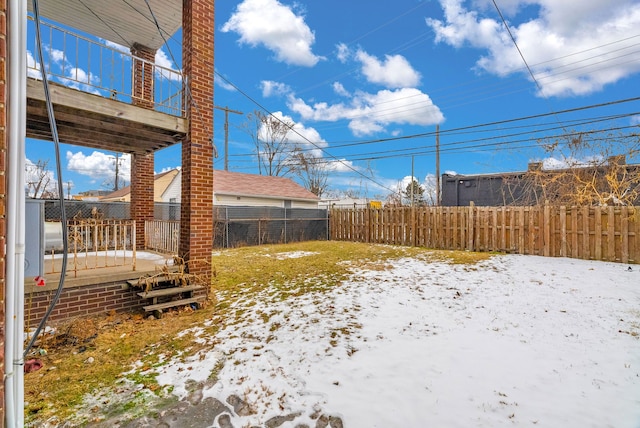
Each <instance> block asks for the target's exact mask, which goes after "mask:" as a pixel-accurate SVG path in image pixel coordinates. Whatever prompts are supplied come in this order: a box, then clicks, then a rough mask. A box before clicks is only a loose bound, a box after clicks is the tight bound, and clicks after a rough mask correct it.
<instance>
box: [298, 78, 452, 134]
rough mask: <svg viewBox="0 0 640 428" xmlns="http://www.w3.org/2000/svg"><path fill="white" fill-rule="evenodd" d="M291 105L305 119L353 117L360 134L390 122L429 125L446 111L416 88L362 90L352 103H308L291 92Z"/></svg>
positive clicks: (351, 124) (355, 130)
mask: <svg viewBox="0 0 640 428" xmlns="http://www.w3.org/2000/svg"><path fill="white" fill-rule="evenodd" d="M288 106H289V108H290V109H292V110H293V111H295V112H296V113H298V114H300V115H301V116H302V118H303V119H305V120H314V121H329V122H333V121H337V120H345V119H346V120H349V129H351V131H352V132H353V133H354V135H357V136H364V135H371V134H373V133H375V132H381V131H384V130H385V126H387V125H390V124H409V125H423V126H425V125H433V124H436V123H441V122H443V121H444V116H443V114H442V112H441V111H440V109H439V108H438V107H437V106H436V105H434V104H433V102H432V101H431V98H429V96H428V95H427V94H425V93H423V92H421V91H420V90H418V89H414V88H403V89H397V90H393V91H390V90H386V89H385V90H381V91H378V92H377V93H374V94H370V93H364V92H359V93H356V94H355V96H354V97H353V99H352V100H351V102H350V103H349V104H344V103H339V104H333V105H329V104H327V103H324V102H321V103H316V104H313V105H308V104H307V103H306V102H305V101H304V100H302V99H300V98H295V97H293V96H291V97H290V98H289V105H288Z"/></svg>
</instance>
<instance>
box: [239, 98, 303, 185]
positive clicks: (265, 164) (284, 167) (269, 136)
mask: <svg viewBox="0 0 640 428" xmlns="http://www.w3.org/2000/svg"><path fill="white" fill-rule="evenodd" d="M293 125H294V123H292V122H291V121H287V120H282V119H279V118H277V117H275V116H273V115H271V114H265V113H262V112H260V111H257V110H256V111H255V112H253V113H250V114H249V115H248V120H247V122H246V124H245V125H244V130H245V132H247V133H248V134H249V135H251V138H252V139H253V143H254V147H255V152H256V156H257V157H258V169H259V172H260V174H261V175H271V176H285V175H287V174H290V173H291V172H294V171H295V169H296V166H297V161H296V159H295V156H294V155H295V154H296V153H297V145H296V144H293V143H291V142H290V141H289V137H288V134H289V132H290V131H291V129H292V128H293Z"/></svg>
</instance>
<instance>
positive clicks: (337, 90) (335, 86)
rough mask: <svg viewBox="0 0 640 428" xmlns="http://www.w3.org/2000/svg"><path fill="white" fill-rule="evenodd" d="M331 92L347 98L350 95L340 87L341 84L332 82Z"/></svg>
mask: <svg viewBox="0 0 640 428" xmlns="http://www.w3.org/2000/svg"><path fill="white" fill-rule="evenodd" d="M332 87H333V91H334V92H335V93H336V94H338V95H340V96H342V97H348V96H349V95H350V94H349V92H348V91H347V90H346V89H345V88H344V86H342V83H340V82H333V85H332Z"/></svg>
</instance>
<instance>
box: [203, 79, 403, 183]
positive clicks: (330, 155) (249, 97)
mask: <svg viewBox="0 0 640 428" xmlns="http://www.w3.org/2000/svg"><path fill="white" fill-rule="evenodd" d="M214 73H215V74H216V75H217V76H218V77H219V78H221V79H222V80H224V81H225V82H226V83H227V84H228V85H231V86H233V87H234V88H235V89H236V90H237V91H238V92H239V93H241V94H242V95H243V96H245V97H246V98H247V99H248V100H250V101H251V102H252V103H254V104H255V105H256V106H258V107H259V108H260V109H261V110H263V111H264V112H266V113H267V114H268V115H269V116H270V117H271V118H273V119H275V120H277V121H278V122H280V123H283V124H284V122H283V121H282V119H280V118H279V117H277V116H275V115H274V114H273V113H272V112H270V111H269V110H268V109H267V108H266V107H264V106H263V105H262V104H260V103H259V102H258V101H257V100H255V99H254V98H252V97H251V96H250V95H249V94H247V93H246V92H244V91H243V90H242V89H240V88H239V87H237V86H236V85H234V84H233V83H232V82H231V81H230V80H228V79H227V78H225V77H224V76H222V75H221V74H220V73H219V72H217V71H214ZM291 132H293V133H294V134H296V135H298V136H299V137H300V138H302V139H303V140H304V141H306V142H307V143H309V144H311V145H312V146H314V147H315V148H316V149H318V150H320V151H322V153H324V154H326V155H328V156H329V157H331V158H333V159H334V161H335V162H338V163H340V164H342V165H344V166H345V167H346V168H347V169H350V170H351V171H353V172H355V173H356V174H358V175H360V176H361V177H363V178H366V179H367V180H369V181H371V182H372V183H374V184H375V185H377V186H380V187H381V188H383V189H386V190H389V191H393V189H391V188H388V187H387V186H385V185H384V184H381V183H378V182H377V181H376V180H374V179H373V178H371V177H368V176H367V175H365V174H364V173H362V172H361V171H358V170H357V169H356V168H354V167H353V166H351V165H349V164H348V163H346V162H344V161H343V160H341V159H339V158H337V157H336V156H334V155H333V154H331V153H329V152H328V151H327V150H326V149H325V148H323V147H320V146H319V145H318V144H316V143H314V142H313V141H311V140H309V139H308V138H307V137H306V136H304V135H302V134H301V133H299V132H298V131H297V130H295V129H294V128H291Z"/></svg>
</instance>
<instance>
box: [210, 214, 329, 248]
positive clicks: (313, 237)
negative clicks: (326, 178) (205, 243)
mask: <svg viewBox="0 0 640 428" xmlns="http://www.w3.org/2000/svg"><path fill="white" fill-rule="evenodd" d="M213 219H214V231H215V234H214V239H213V242H214V244H213V246H214V247H215V248H232V247H241V246H251V245H263V244H285V243H289V242H301V241H317V240H323V241H325V240H327V239H328V234H329V217H328V211H327V210H326V209H302V208H276V207H231V206H216V207H214V217H213Z"/></svg>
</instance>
